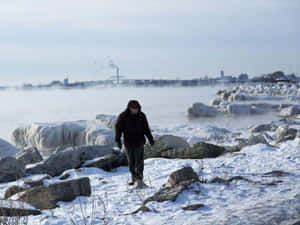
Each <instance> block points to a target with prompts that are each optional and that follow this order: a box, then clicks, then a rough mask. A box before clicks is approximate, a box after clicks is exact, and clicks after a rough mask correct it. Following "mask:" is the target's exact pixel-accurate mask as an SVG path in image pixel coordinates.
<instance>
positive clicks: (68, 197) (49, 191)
mask: <svg viewBox="0 0 300 225" xmlns="http://www.w3.org/2000/svg"><path fill="white" fill-rule="evenodd" d="M17 195H18V196H17V199H18V200H19V201H24V202H27V203H29V204H31V205H32V206H34V207H35V208H37V209H41V210H43V209H53V208H56V207H57V205H56V203H57V202H59V201H63V202H69V201H73V200H74V199H75V198H76V197H78V196H90V195H91V185H90V180H89V178H88V177H84V178H80V179H76V180H68V181H64V182H60V183H53V184H49V185H47V186H40V187H34V188H30V189H27V190H26V191H24V192H22V193H18V194H17ZM13 197H14V196H13Z"/></svg>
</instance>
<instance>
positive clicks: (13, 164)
mask: <svg viewBox="0 0 300 225" xmlns="http://www.w3.org/2000/svg"><path fill="white" fill-rule="evenodd" d="M24 176H25V170H24V164H23V163H21V162H19V161H18V160H16V159H15V158H13V157H10V156H9V157H5V158H2V159H0V183H1V182H10V181H15V180H17V179H19V178H22V177H24Z"/></svg>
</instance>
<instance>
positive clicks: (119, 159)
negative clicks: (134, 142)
mask: <svg viewBox="0 0 300 225" xmlns="http://www.w3.org/2000/svg"><path fill="white" fill-rule="evenodd" d="M125 165H127V159H126V155H125V152H121V153H119V154H116V153H111V154H108V155H105V156H102V157H99V158H96V159H93V160H89V161H87V162H85V163H84V164H83V165H82V166H83V167H97V168H100V169H103V170H105V171H111V170H112V169H114V168H117V167H120V166H125Z"/></svg>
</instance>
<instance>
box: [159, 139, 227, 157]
mask: <svg viewBox="0 0 300 225" xmlns="http://www.w3.org/2000/svg"><path fill="white" fill-rule="evenodd" d="M225 151H226V149H225V148H224V147H221V146H217V145H214V144H209V143H205V142H199V143H197V144H195V145H193V146H191V147H186V148H174V149H167V150H165V151H163V152H161V156H160V157H163V158H171V159H175V158H180V159H202V158H215V157H218V156H219V155H221V154H222V153H224V152H225Z"/></svg>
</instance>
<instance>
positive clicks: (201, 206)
mask: <svg viewBox="0 0 300 225" xmlns="http://www.w3.org/2000/svg"><path fill="white" fill-rule="evenodd" d="M204 206H205V205H204V204H202V203H199V204H193V205H187V206H184V207H182V209H183V210H197V209H199V208H203V207H204Z"/></svg>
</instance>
